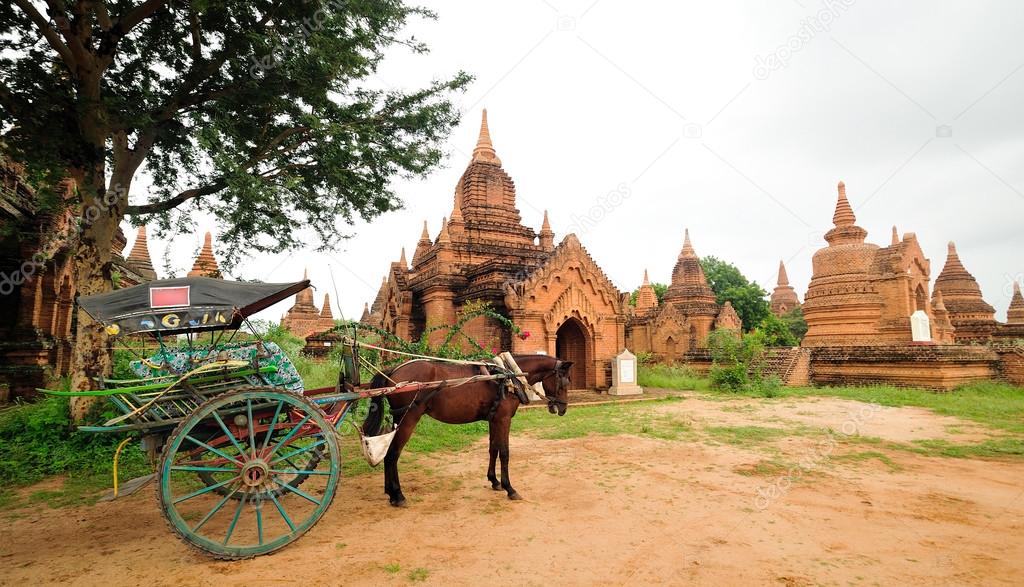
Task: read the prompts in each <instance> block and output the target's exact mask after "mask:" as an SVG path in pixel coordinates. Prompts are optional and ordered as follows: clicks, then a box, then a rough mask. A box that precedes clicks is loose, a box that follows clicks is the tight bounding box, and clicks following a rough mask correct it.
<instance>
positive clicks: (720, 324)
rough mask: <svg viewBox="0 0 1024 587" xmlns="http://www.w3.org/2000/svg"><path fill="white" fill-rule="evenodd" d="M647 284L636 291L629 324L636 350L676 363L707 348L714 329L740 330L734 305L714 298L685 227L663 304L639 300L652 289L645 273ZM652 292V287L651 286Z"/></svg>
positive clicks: (630, 344) (629, 336) (629, 340)
mask: <svg viewBox="0 0 1024 587" xmlns="http://www.w3.org/2000/svg"><path fill="white" fill-rule="evenodd" d="M644 283H645V286H641V288H640V293H638V294H637V305H636V309H635V311H634V315H633V317H632V318H631V319H630V320H629V323H628V324H627V326H626V346H627V347H629V348H630V349H631V350H632V351H633V352H637V353H652V354H653V355H654V356H655V357H656V358H657V359H659V360H662V361H666V362H674V361H678V360H679V359H681V358H682V356H683V355H684V354H685V353H688V352H691V351H695V350H697V349H699V348H703V347H704V342H705V339H706V338H707V336H708V333H710V332H711V331H712V330H714V329H716V328H726V329H730V330H740V329H741V328H742V323H741V322H740V319H739V316H737V314H736V312H735V310H733V308H732V305H731V304H729V303H728V302H727V303H726V305H725V306H724V307H723V306H721V305H719V304H718V302H717V301H716V299H715V292H714V291H713V290H712V289H711V286H710V285H708V280H707V277H705V275H704V269H703V268H702V267H701V265H700V258H699V257H698V256H697V252H696V251H695V250H694V248H693V243H691V242H690V231H689V229H687V230H685V232H684V237H683V248H682V250H681V251H680V252H679V256H678V257H677V259H676V264H675V267H673V269H672V282H671V284H670V285H669V287H668V290H666V292H665V295H664V297H663V299H662V303H661V305H660V306H658V305H657V301H656V298H655V305H654V306H651V305H650V304H649V302H645V303H644V304H643V305H641V303H640V296H642V295H645V294H644V292H645V287H646V288H650V284H649V283H648V282H647V276H646V273H645V275H644ZM650 293H651V294H653V293H654V290H653V288H650Z"/></svg>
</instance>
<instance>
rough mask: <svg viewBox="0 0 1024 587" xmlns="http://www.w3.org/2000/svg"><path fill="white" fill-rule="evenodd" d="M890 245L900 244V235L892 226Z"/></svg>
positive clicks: (894, 226)
mask: <svg viewBox="0 0 1024 587" xmlns="http://www.w3.org/2000/svg"><path fill="white" fill-rule="evenodd" d="M892 244H894V245H898V244H900V233H899V232H898V231H897V230H896V225H895V224H893V225H892Z"/></svg>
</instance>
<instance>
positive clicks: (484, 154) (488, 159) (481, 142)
mask: <svg viewBox="0 0 1024 587" xmlns="http://www.w3.org/2000/svg"><path fill="white" fill-rule="evenodd" d="M473 161H474V162H478V161H481V162H485V163H494V164H495V165H501V159H498V154H497V153H496V152H495V151H494V145H493V144H491V131H490V129H489V128H487V109H486V108H484V111H483V115H482V116H481V119H480V136H479V137H478V138H477V140H476V148H475V149H473Z"/></svg>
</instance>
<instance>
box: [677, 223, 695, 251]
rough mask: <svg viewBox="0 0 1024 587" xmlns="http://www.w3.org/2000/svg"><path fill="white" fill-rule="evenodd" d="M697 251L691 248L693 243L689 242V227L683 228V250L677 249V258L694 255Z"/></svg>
mask: <svg viewBox="0 0 1024 587" xmlns="http://www.w3.org/2000/svg"><path fill="white" fill-rule="evenodd" d="M696 256H697V251H695V250H694V249H693V243H691V242H690V229H689V228H685V229H683V250H682V251H679V258H680V259H682V258H683V257H696Z"/></svg>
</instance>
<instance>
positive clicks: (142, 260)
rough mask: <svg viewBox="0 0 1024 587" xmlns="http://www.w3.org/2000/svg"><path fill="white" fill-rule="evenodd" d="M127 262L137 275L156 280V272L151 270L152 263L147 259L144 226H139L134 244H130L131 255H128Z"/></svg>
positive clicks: (147, 246)
mask: <svg viewBox="0 0 1024 587" xmlns="http://www.w3.org/2000/svg"><path fill="white" fill-rule="evenodd" d="M128 261H129V262H130V264H131V265H133V266H134V268H135V269H136V270H137V271H138V272H139V275H141V276H143V277H145V278H147V279H156V271H155V270H154V269H153V261H152V260H151V259H150V257H149V244H148V242H147V241H146V226H145V225H143V226H140V227H139V230H138V232H137V233H136V236H135V243H134V244H132V250H131V253H129V254H128Z"/></svg>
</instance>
